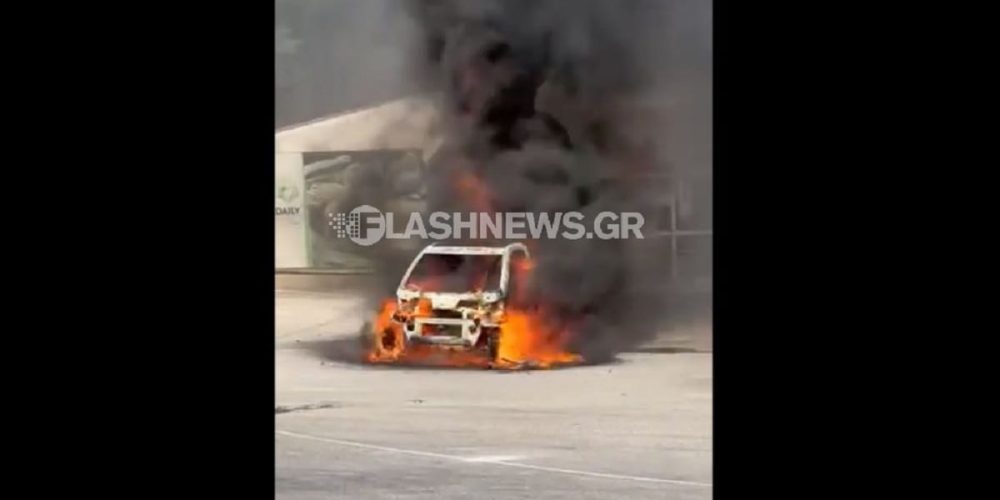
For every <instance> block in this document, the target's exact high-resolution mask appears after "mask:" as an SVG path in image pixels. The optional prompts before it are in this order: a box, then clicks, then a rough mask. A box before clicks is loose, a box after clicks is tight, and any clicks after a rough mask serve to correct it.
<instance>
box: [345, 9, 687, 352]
mask: <svg viewBox="0 0 1000 500" xmlns="http://www.w3.org/2000/svg"><path fill="white" fill-rule="evenodd" d="M406 5H407V6H408V12H409V14H410V15H411V16H412V19H413V20H414V21H415V23H416V25H417V27H418V33H419V40H416V41H415V43H416V44H417V45H416V47H418V48H419V50H417V51H415V52H416V53H417V57H416V58H415V59H414V60H415V61H416V62H417V64H416V67H415V68H414V77H415V78H418V79H420V80H421V81H422V82H423V83H424V84H425V85H426V86H427V87H429V88H432V89H434V90H435V91H436V93H437V94H436V95H438V96H439V97H440V107H441V110H442V111H443V114H444V118H443V122H442V130H441V133H442V134H443V138H444V139H443V140H444V143H443V145H442V146H441V147H440V148H439V149H438V151H437V152H436V153H435V155H434V156H433V157H432V158H431V159H430V160H429V168H428V176H429V177H428V178H427V179H426V182H427V198H428V207H427V210H428V211H438V210H440V211H449V212H454V211H462V212H475V211H479V210H480V209H481V207H479V206H476V204H475V203H471V202H469V200H468V193H465V192H463V190H464V189H465V188H464V187H463V185H462V184H461V183H457V182H456V179H457V178H459V177H461V176H463V175H472V176H474V177H475V178H476V179H478V180H480V181H481V182H482V184H483V185H484V186H486V188H487V190H486V191H487V193H488V206H489V208H490V209H491V210H493V211H497V212H550V213H551V212H566V211H579V212H582V213H584V214H585V215H589V216H593V215H596V214H597V213H598V212H601V211H612V212H618V213H620V212H640V213H642V214H643V215H644V216H645V226H644V227H643V234H644V235H645V239H641V240H634V239H632V240H600V239H580V240H565V239H552V240H548V239H543V240H534V241H531V242H530V244H529V246H530V248H531V251H532V254H533V257H534V259H535V261H536V267H535V270H534V272H533V273H532V275H531V281H530V283H529V284H528V287H529V289H530V297H531V298H532V300H535V301H538V302H539V303H544V304H546V305H547V307H548V309H549V310H550V311H551V314H550V316H551V318H550V320H551V321H554V322H556V323H562V324H566V325H571V327H572V329H573V331H574V332H575V335H574V337H573V338H574V340H573V345H572V348H573V349H574V350H576V351H577V352H580V353H581V354H583V355H584V357H585V358H586V359H587V360H588V361H601V360H606V359H609V358H610V357H612V356H613V355H614V354H615V353H616V352H619V351H621V350H623V349H625V348H628V347H634V346H635V345H636V344H637V343H640V342H642V341H643V340H646V339H648V338H650V337H651V336H653V335H655V334H656V333H657V331H658V330H659V329H660V328H661V326H662V324H663V320H664V319H666V318H667V316H668V315H669V314H670V313H671V311H669V310H668V309H667V307H666V306H667V301H666V300H665V286H664V282H665V281H666V280H667V277H668V274H669V273H668V265H669V263H668V262H667V259H668V255H669V254H668V253H667V252H666V249H665V248H664V243H663V241H662V240H660V239H656V238H655V237H654V235H653V234H652V233H653V232H654V230H655V227H656V225H657V210H656V207H657V205H656V196H659V195H661V194H662V193H663V192H664V191H665V190H666V189H667V185H666V184H664V182H665V181H664V179H665V178H667V177H668V175H667V174H669V172H668V171H667V166H666V163H665V162H664V159H663V153H664V147H663V142H662V140H661V136H662V132H663V130H662V128H660V125H659V124H660V123H661V121H660V120H661V119H662V114H661V113H659V112H658V110H659V109H661V108H660V107H658V106H657V104H658V99H659V98H660V97H661V95H662V92H661V90H662V88H663V86H664V84H665V79H664V75H663V72H662V71H660V69H661V68H662V66H663V64H664V61H663V60H662V57H661V55H662V54H661V53H662V52H663V51H662V50H661V47H660V44H661V43H662V42H663V36H664V34H663V33H662V30H663V27H664V26H665V23H664V19H665V17H666V16H669V15H670V12H669V7H670V5H672V4H671V3H669V2H664V1H659V0H649V1H641V0H633V1H627V0H620V1H601V0H595V1H581V0H564V1H545V0H535V1H518V0H504V1H486V0H455V1H432V0H428V1H419V2H409V3H407V4H406ZM375 196H376V194H375V193H368V194H358V196H356V197H353V199H352V200H351V201H350V202H349V204H357V203H358V201H366V202H372V201H374V198H373V197H375ZM372 204H375V203H372ZM588 220H590V219H589V218H588ZM478 243H479V244H482V241H479V242H478ZM376 251H377V252H380V253H379V254H378V258H379V261H380V264H381V266H380V269H379V272H380V273H381V275H382V276H383V277H384V280H383V282H382V283H383V285H384V289H382V290H380V292H379V293H380V296H382V297H384V296H386V295H388V294H391V291H392V290H394V289H395V286H396V284H397V283H398V280H399V277H400V273H401V272H402V270H403V268H404V266H405V264H406V263H407V262H408V260H409V259H410V258H412V253H407V254H406V255H401V254H400V253H399V252H395V251H393V250H391V249H390V248H388V247H384V246H383V247H380V249H377V250H376Z"/></svg>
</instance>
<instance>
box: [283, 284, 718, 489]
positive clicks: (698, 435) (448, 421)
mask: <svg viewBox="0 0 1000 500" xmlns="http://www.w3.org/2000/svg"><path fill="white" fill-rule="evenodd" d="M276 312H277V325H276V347H277V351H276V356H277V358H276V361H277V374H276V377H277V379H276V386H277V394H276V399H277V405H278V407H277V408H276V410H275V411H276V416H275V420H276V428H277V429H276V433H275V440H276V456H275V463H276V483H275V488H276V494H277V497H278V498H282V499H311V498H413V499H424V498H426V499H431V498H466V497H480V498H546V499H547V498H594V499H598V498H600V499H606V498H677V499H694V498H698V499H707V498H711V494H712V486H711V483H712V465H711V464H712V451H711V450H712V434H711V428H712V397H711V395H712V391H711V384H712V378H711V377H712V373H711V372H712V362H711V353H704V352H695V353H691V352H681V353H676V352H675V351H677V350H680V351H684V349H674V350H671V349H648V350H646V351H647V352H635V353H625V354H622V355H621V356H620V359H619V361H618V362H617V363H613V364H607V365H595V366H582V367H574V368H567V369H559V370H549V371H525V372H513V373H511V372H500V371H488V370H457V369H402V368H395V367H371V366H366V365H362V364H359V363H357V362H356V361H357V357H356V356H357V355H359V354H360V350H359V348H358V344H357V343H356V334H357V331H358V328H359V327H360V325H361V324H362V322H363V321H364V320H365V319H366V318H367V315H368V311H367V309H366V308H365V307H363V305H362V303H361V301H359V300H358V299H357V298H356V297H354V296H352V295H350V294H348V293H316V292H278V293H277V294H276ZM701 337H703V335H700V334H698V333H692V334H691V335H689V338H695V339H698V338H701ZM673 338H675V339H676V338H683V335H675V336H674V337H673ZM695 342H696V343H697V342H698V341H695ZM654 352H655V353H654ZM662 352H674V353H666V354H665V353H662Z"/></svg>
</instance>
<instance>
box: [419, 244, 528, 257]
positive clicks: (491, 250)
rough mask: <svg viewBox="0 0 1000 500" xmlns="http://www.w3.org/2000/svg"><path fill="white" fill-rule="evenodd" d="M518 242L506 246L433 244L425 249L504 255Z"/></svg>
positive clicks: (438, 251) (458, 253) (461, 253)
mask: <svg viewBox="0 0 1000 500" xmlns="http://www.w3.org/2000/svg"><path fill="white" fill-rule="evenodd" d="M515 245H516V244H511V245H506V246H495V247H488V246H446V245H431V246H429V247H427V248H425V249H424V253H434V254H452V255H503V254H504V253H506V252H507V251H508V250H512V248H511V247H514V246H515Z"/></svg>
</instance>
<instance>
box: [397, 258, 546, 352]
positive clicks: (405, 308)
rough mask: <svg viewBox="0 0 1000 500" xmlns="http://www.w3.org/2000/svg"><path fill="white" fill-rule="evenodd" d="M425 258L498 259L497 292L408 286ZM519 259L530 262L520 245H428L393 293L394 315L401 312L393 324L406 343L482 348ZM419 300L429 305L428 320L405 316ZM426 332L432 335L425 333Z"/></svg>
mask: <svg viewBox="0 0 1000 500" xmlns="http://www.w3.org/2000/svg"><path fill="white" fill-rule="evenodd" d="M428 254H443V255H498V256H501V259H502V260H501V264H500V266H501V268H500V279H499V289H495V290H479V291H477V290H469V291H465V292H457V293H456V292H437V291H424V290H419V289H417V288H414V287H412V286H408V283H409V282H410V278H411V275H412V274H413V271H414V269H415V268H416V267H417V265H418V263H420V262H421V260H422V259H423V258H424V257H425V256H426V255H428ZM519 255H523V257H525V258H530V256H529V254H528V249H527V247H525V246H524V245H523V244H521V243H512V244H509V245H506V246H499V247H488V246H438V245H436V244H431V245H430V246H428V247H426V248H424V249H423V250H422V251H421V252H420V253H419V254H418V255H417V256H416V258H414V259H413V262H412V263H410V266H409V268H407V270H406V273H405V274H404V275H403V279H402V280H400V282H399V288H398V289H397V290H396V306H397V311H402V312H404V314H397V315H394V316H393V320H394V321H396V322H397V323H400V324H401V326H402V329H403V332H404V334H405V337H406V342H407V343H410V342H417V343H426V344H435V345H441V346H448V347H453V348H473V347H476V346H477V345H482V344H481V343H480V337H481V336H482V334H483V332H484V330H490V331H496V330H497V329H498V328H499V322H500V320H501V318H502V316H503V308H504V303H505V300H506V298H507V294H508V292H509V290H508V286H509V284H510V278H511V272H510V270H511V266H510V264H511V260H512V259H513V258H514V257H517V256H519ZM421 299H425V300H426V301H429V302H430V307H431V311H432V313H431V314H430V315H429V316H428V315H407V314H405V313H406V312H412V311H414V310H415V308H416V307H417V304H418V301H420V300H421ZM425 326H427V327H429V328H425ZM428 329H429V330H431V331H432V332H433V333H428V332H427V331H425V330H428ZM439 332H440V333H439ZM494 343H495V341H494V340H490V344H489V345H490V349H491V350H492V349H493V348H494V346H493V344H494Z"/></svg>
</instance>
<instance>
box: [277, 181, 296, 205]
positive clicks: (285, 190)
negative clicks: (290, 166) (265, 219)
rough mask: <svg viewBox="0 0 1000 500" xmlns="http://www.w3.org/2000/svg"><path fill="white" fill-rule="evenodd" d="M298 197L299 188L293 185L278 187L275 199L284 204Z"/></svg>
mask: <svg viewBox="0 0 1000 500" xmlns="http://www.w3.org/2000/svg"><path fill="white" fill-rule="evenodd" d="M298 197H299V188H298V187H296V186H295V184H284V185H281V186H278V189H277V198H278V199H279V200H281V201H284V202H285V203H291V202H292V201H294V200H295V199H296V198H298Z"/></svg>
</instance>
